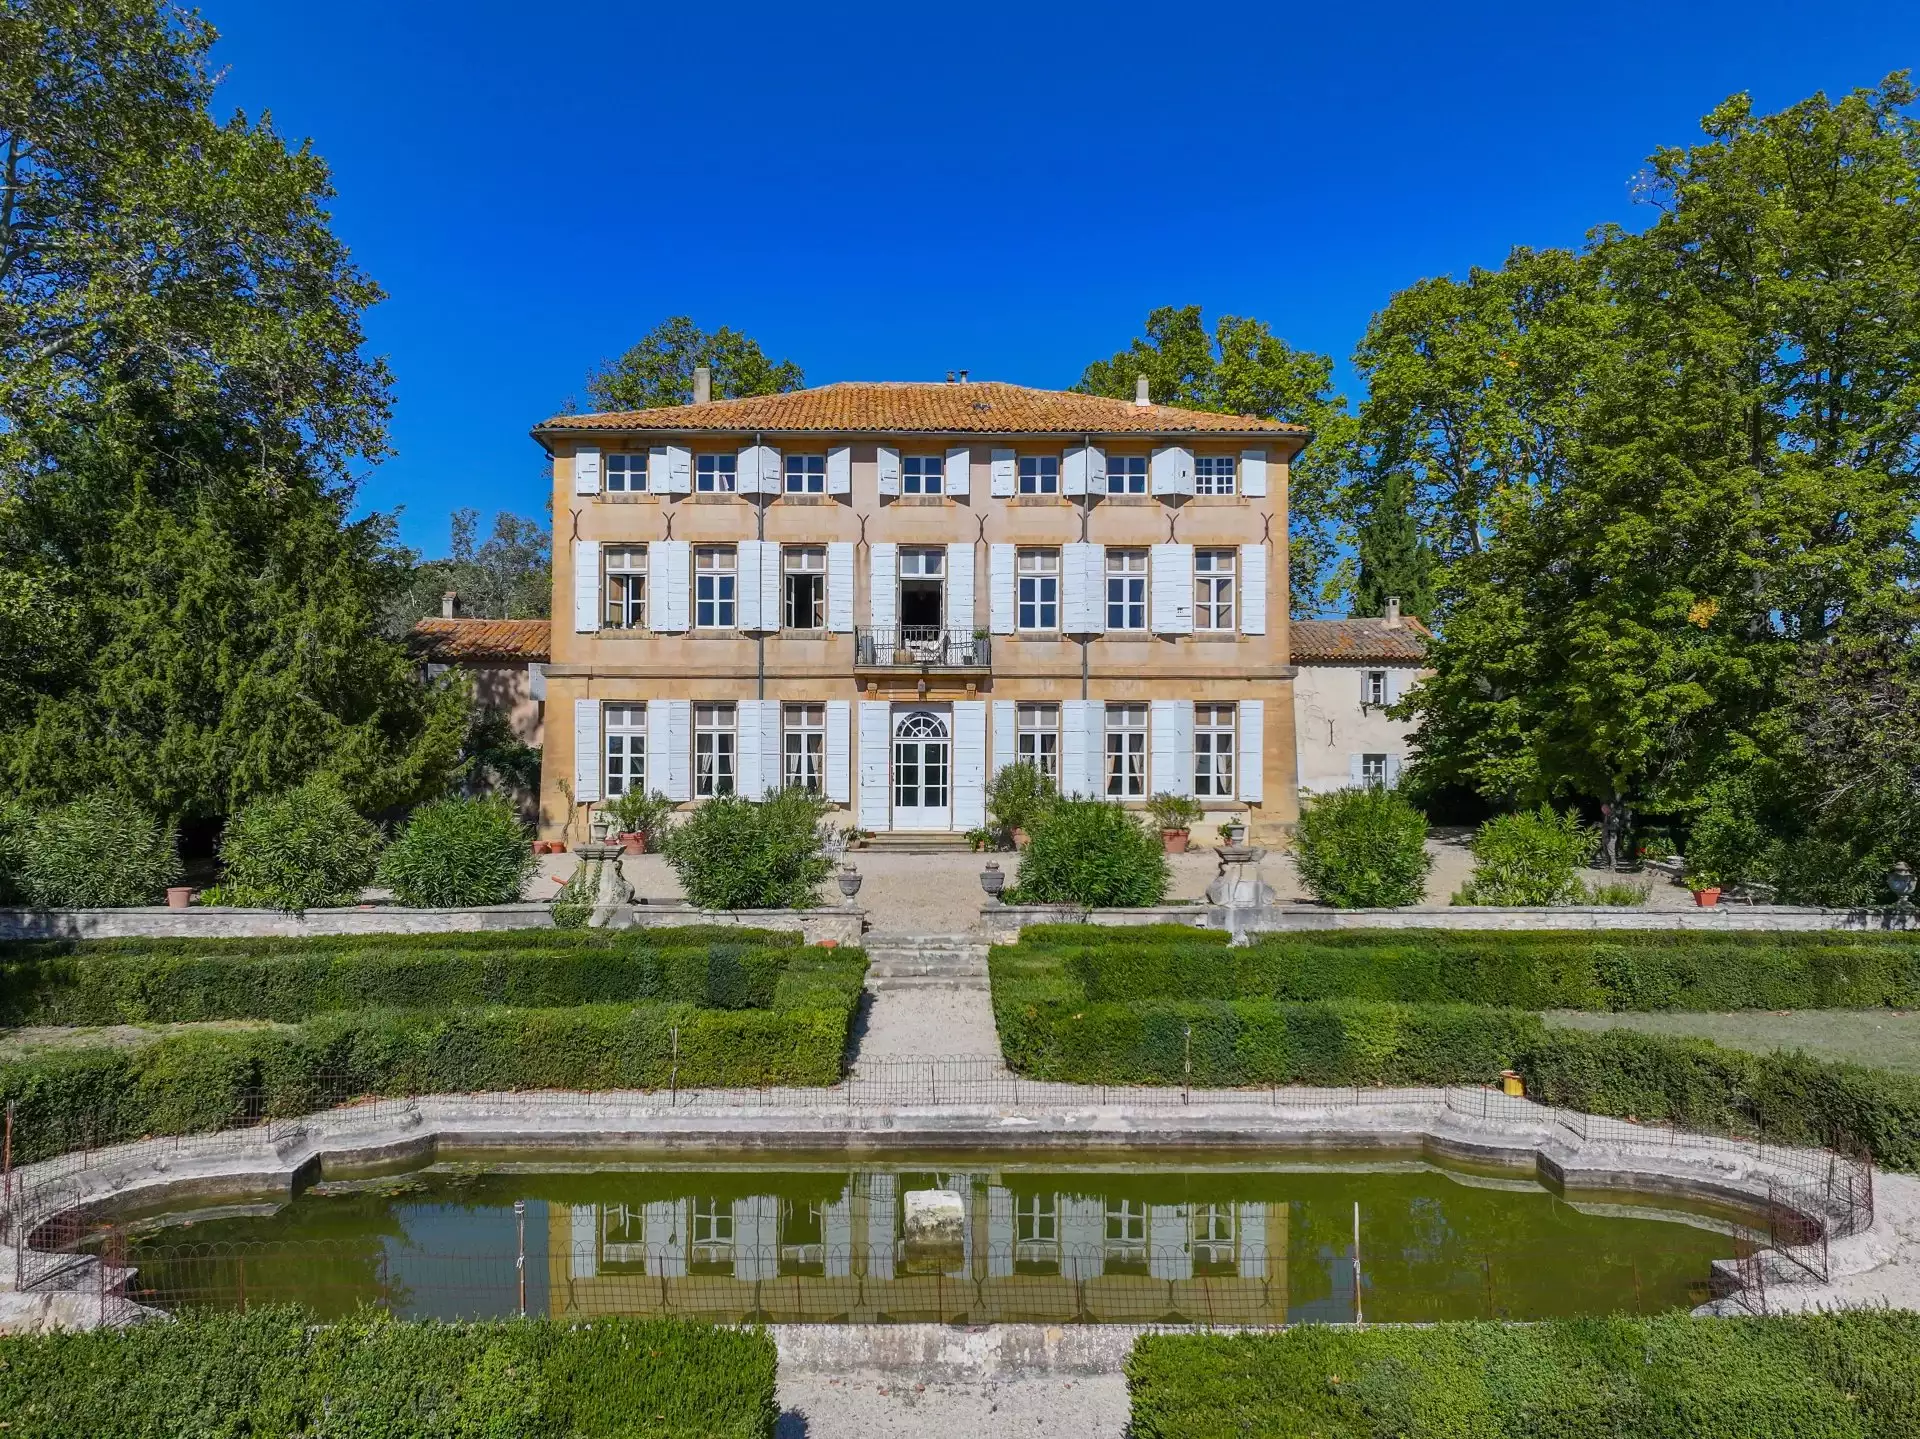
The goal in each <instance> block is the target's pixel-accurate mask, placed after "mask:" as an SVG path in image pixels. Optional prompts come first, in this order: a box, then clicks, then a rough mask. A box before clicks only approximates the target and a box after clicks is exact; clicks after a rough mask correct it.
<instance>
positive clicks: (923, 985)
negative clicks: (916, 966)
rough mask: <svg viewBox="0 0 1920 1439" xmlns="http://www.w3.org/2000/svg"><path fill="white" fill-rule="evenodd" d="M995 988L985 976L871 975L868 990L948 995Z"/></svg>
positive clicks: (868, 979) (878, 992)
mask: <svg viewBox="0 0 1920 1439" xmlns="http://www.w3.org/2000/svg"><path fill="white" fill-rule="evenodd" d="M992 987H993V986H992V985H990V984H989V983H988V982H987V977H986V976H985V975H984V974H879V975H875V974H869V975H868V976H867V988H868V989H869V990H871V991H873V992H874V993H875V994H881V993H885V992H888V991H891V990H899V989H932V990H943V991H946V992H948V993H959V992H961V991H972V990H979V991H982V992H985V991H986V990H989V989H991V988H992Z"/></svg>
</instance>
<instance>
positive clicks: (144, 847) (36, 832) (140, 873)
mask: <svg viewBox="0 0 1920 1439" xmlns="http://www.w3.org/2000/svg"><path fill="white" fill-rule="evenodd" d="M22 845H23V851H22V854H21V859H20V888H21V889H22V890H23V891H24V893H25V896H26V899H27V902H28V903H30V904H32V905H35V906H37V907H38V908H41V909H121V908H127V907H129V906H133V905H142V904H158V903H159V902H160V901H161V899H162V898H163V897H164V896H165V893H166V889H167V886H168V885H171V884H177V883H178V882H179V880H180V853H179V849H178V846H177V845H176V843H175V834H174V829H173V826H172V825H166V824H162V823H161V822H160V821H159V820H158V819H157V818H155V817H154V815H153V814H152V812H151V811H149V810H148V809H146V808H145V807H144V806H143V805H141V804H140V803H139V802H138V801H137V800H133V799H129V798H128V797H127V796H125V795H123V794H119V793H117V792H115V791H113V790H102V791H100V792H99V793H97V794H91V795H87V796H86V797H84V798H82V799H76V800H72V801H69V802H68V803H66V804H63V805H60V806H58V807H57V808H54V809H50V810H48V811H46V812H45V813H44V814H42V815H40V816H39V818H38V819H37V820H36V821H35V822H34V824H33V826H32V828H31V829H30V830H29V831H28V832H27V834H26V836H25V839H24V840H23V841H22Z"/></svg>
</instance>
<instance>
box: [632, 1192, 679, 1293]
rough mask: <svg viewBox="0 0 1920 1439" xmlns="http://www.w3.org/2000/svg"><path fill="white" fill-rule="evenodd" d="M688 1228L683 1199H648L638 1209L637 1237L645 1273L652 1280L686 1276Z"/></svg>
mask: <svg viewBox="0 0 1920 1439" xmlns="http://www.w3.org/2000/svg"><path fill="white" fill-rule="evenodd" d="M692 1229H693V1226H692V1225H690V1224H688V1223H687V1215H686V1201H685V1200H684V1199H666V1200H651V1201H649V1202H648V1203H647V1204H646V1205H645V1206H644V1207H643V1208H642V1209H641V1210H640V1238H641V1241H642V1244H643V1247H644V1249H645V1254H646V1264H647V1273H648V1274H650V1275H652V1276H653V1277H654V1278H655V1279H684V1278H686V1277H687V1241H688V1240H689V1239H690V1238H691V1236H692ZM629 1272H631V1271H629Z"/></svg>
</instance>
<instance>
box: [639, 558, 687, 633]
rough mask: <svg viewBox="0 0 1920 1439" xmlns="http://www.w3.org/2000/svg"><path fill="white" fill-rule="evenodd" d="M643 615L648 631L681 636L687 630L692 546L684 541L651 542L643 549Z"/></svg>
mask: <svg viewBox="0 0 1920 1439" xmlns="http://www.w3.org/2000/svg"><path fill="white" fill-rule="evenodd" d="M647 568H648V570H649V573H648V575H647V585H648V588H649V590H650V591H651V593H650V594H649V595H648V601H649V603H648V606H647V612H648V614H649V615H650V616H651V617H652V622H653V623H652V628H654V629H656V630H658V631H660V632H661V633H663V634H683V633H685V632H686V630H687V629H689V628H690V627H691V622H692V616H691V614H690V609H691V604H690V600H691V595H692V589H693V546H692V545H691V544H690V543H688V542H687V541H686V540H655V541H654V542H653V543H652V544H650V545H648V546H647Z"/></svg>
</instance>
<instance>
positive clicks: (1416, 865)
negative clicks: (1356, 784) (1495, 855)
mask: <svg viewBox="0 0 1920 1439" xmlns="http://www.w3.org/2000/svg"><path fill="white" fill-rule="evenodd" d="M1293 848H1294V862H1295V865H1296V867H1297V868H1298V869H1299V871H1300V882H1301V883H1302V884H1304V885H1306V887H1307V888H1308V889H1309V890H1310V891H1311V892H1312V893H1313V896H1314V898H1316V899H1318V900H1319V901H1320V902H1321V903H1322V904H1330V905H1332V906H1334V908H1336V909H1392V908H1396V907H1398V906H1400V905H1406V904H1418V903H1419V902H1420V900H1421V897H1422V896H1423V895H1424V894H1425V892H1426V878H1427V871H1428V870H1430V869H1431V868H1433V856H1432V855H1430V854H1428V853H1427V821H1426V817H1425V816H1423V815H1422V814H1421V813H1420V811H1419V810H1417V809H1415V808H1414V807H1413V806H1412V805H1411V804H1410V803H1408V802H1407V800H1405V799H1404V798H1402V797H1401V796H1400V795H1399V794H1397V793H1395V792H1394V791H1393V790H1390V789H1383V788H1380V787H1377V786H1367V787H1365V788H1362V789H1338V790H1333V791H1331V792H1330V793H1328V794H1323V795H1315V796H1313V797H1312V798H1310V799H1309V800H1307V802H1306V804H1305V806H1304V807H1303V808H1302V810H1301V812H1300V823H1299V825H1298V827H1297V828H1296V830H1295V832H1294V845H1293Z"/></svg>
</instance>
